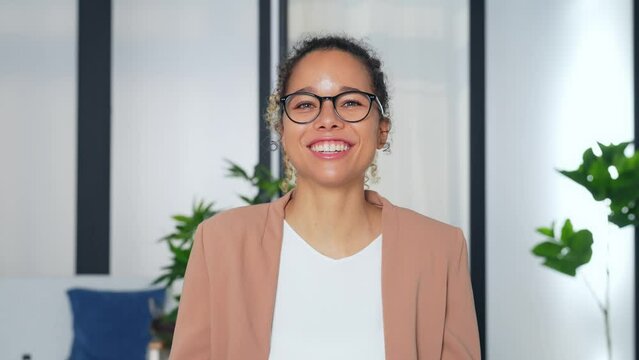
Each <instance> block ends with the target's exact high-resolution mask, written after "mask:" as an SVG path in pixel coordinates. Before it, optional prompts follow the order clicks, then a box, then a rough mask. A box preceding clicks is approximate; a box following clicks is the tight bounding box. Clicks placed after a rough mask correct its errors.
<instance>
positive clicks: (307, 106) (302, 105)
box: [295, 102, 313, 110]
mask: <svg viewBox="0 0 639 360" xmlns="http://www.w3.org/2000/svg"><path fill="white" fill-rule="evenodd" d="M311 108H313V104H312V103H310V102H302V103H299V104H297V105H295V109H302V110H305V109H311Z"/></svg>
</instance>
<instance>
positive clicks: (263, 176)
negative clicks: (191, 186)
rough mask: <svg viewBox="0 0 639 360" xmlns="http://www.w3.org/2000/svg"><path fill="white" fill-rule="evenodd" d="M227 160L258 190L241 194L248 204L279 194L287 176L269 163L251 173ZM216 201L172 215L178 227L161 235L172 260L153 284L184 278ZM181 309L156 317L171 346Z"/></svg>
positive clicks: (168, 284) (231, 168)
mask: <svg viewBox="0 0 639 360" xmlns="http://www.w3.org/2000/svg"><path fill="white" fill-rule="evenodd" d="M227 162H228V165H229V167H228V168H227V171H228V173H227V176H229V177H234V178H239V179H242V180H244V181H247V182H248V183H249V184H251V185H252V186H253V187H255V190H256V193H255V194H254V195H253V196H246V195H239V196H240V198H241V199H242V200H243V201H244V202H246V203H247V204H249V205H253V204H260V203H266V202H270V201H271V200H272V199H273V198H275V197H276V196H277V195H279V188H280V184H281V182H282V181H283V180H281V179H277V178H274V177H273V176H272V175H271V172H270V171H269V169H268V168H266V167H265V166H263V165H259V164H258V165H256V166H255V168H254V169H253V174H252V175H249V174H248V172H247V171H246V170H244V169H243V168H242V167H240V166H239V165H237V164H235V163H233V162H231V161H228V160H227ZM213 205H214V203H212V202H205V201H203V200H201V201H199V202H196V203H195V204H194V205H193V208H192V209H191V213H190V214H187V215H174V216H172V219H173V220H174V221H175V229H174V231H173V232H172V233H170V234H168V235H166V236H164V237H162V238H161V239H160V242H162V243H164V244H166V246H167V247H168V248H169V251H170V252H171V263H170V264H169V265H166V266H164V267H162V274H161V275H160V276H158V277H157V278H156V279H155V280H154V281H153V284H161V285H163V286H164V287H165V288H167V290H168V291H170V290H171V289H172V286H173V284H174V283H175V282H176V281H180V280H182V279H184V274H185V272H186V265H187V262H188V259H189V255H190V254H191V249H192V247H193V237H194V235H195V230H196V229H197V226H198V225H199V224H200V223H201V222H202V221H204V220H206V219H208V218H209V217H211V216H213V215H215V214H216V213H218V212H219V210H215V209H214V208H213ZM174 298H175V300H176V301H177V302H178V303H179V301H180V296H179V295H176V296H175V297H174ZM177 312H178V307H177V306H176V307H175V308H173V309H171V311H169V312H168V313H166V314H165V315H163V316H162V317H160V318H158V319H156V320H155V321H154V324H153V329H154V331H155V333H156V336H157V337H158V338H159V339H160V340H161V341H162V342H163V343H164V344H165V345H166V346H167V347H170V345H171V342H172V339H173V329H174V327H175V321H176V319H177Z"/></svg>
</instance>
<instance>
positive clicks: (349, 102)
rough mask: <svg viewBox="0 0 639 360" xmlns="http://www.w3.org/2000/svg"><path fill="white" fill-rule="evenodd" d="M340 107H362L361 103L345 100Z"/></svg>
mask: <svg viewBox="0 0 639 360" xmlns="http://www.w3.org/2000/svg"><path fill="white" fill-rule="evenodd" d="M342 106H345V107H355V106H362V103H361V102H359V101H356V100H346V101H344V103H343V104H342Z"/></svg>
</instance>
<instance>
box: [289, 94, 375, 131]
mask: <svg viewBox="0 0 639 360" xmlns="http://www.w3.org/2000/svg"><path fill="white" fill-rule="evenodd" d="M353 93H355V94H364V95H366V96H367V97H368V98H369V100H370V102H369V103H368V111H367V112H366V115H364V117H362V118H361V119H359V120H346V119H344V118H343V117H342V116H341V115H340V114H339V112H338V111H337V105H336V104H335V99H337V98H338V97H340V96H343V95H345V94H353ZM294 95H309V96H312V97H314V98H316V99H317V100H319V111H318V112H317V115H315V117H314V118H312V119H311V120H308V121H296V120H293V118H292V117H291V116H290V115H289V114H288V111H287V110H286V101H287V100H288V99H289V98H291V97H292V96H294ZM326 100H330V101H331V102H332V103H333V110H334V111H335V114H336V115H337V117H339V118H340V119H341V120H343V121H346V122H347V123H351V124H353V123H358V122H360V121H362V120H364V119H366V117H367V116H368V114H370V113H371V109H372V108H373V101H374V102H376V103H377V106H379V110H380V113H381V115H382V116H383V117H385V116H386V113H385V112H384V106H383V105H382V102H381V101H380V100H379V97H378V96H377V95H375V94H371V93H368V92H366V91H361V90H348V91H344V92H342V93H339V94H337V95H335V96H319V95H317V94H313V93H312V92H308V91H297V92H294V93H290V94H288V95H285V96H282V97H281V98H280V106H281V107H282V109H284V113H286V116H287V117H288V118H289V119H290V120H291V121H292V122H294V123H296V124H300V125H304V124H310V123H312V122H313V121H315V119H317V118H318V117H319V114H320V113H321V112H322V105H323V104H324V101H326Z"/></svg>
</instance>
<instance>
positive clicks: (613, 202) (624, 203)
mask: <svg viewBox="0 0 639 360" xmlns="http://www.w3.org/2000/svg"><path fill="white" fill-rule="evenodd" d="M597 144H598V149H597V150H598V152H600V154H595V151H593V149H588V150H586V151H585V152H584V154H583V161H582V163H581V164H580V165H579V167H578V168H577V169H576V170H573V171H566V170H559V172H560V173H561V174H562V175H564V176H566V177H568V178H569V179H571V180H573V181H574V182H576V183H577V184H579V185H582V186H583V187H585V188H586V189H587V190H588V191H589V192H590V193H591V194H592V196H593V198H594V199H595V200H596V201H605V202H606V204H607V205H608V207H609V208H610V213H609V215H608V222H609V223H611V224H614V225H616V226H618V227H619V228H623V227H626V226H637V225H639V151H637V150H636V149H635V151H634V153H633V154H631V155H626V149H627V148H628V145H630V144H631V142H624V143H620V144H616V145H615V144H610V145H603V144H601V143H597ZM537 232H538V233H539V234H541V235H543V236H545V237H546V239H545V240H544V241H542V242H540V243H538V244H537V245H535V247H533V249H532V253H533V254H534V255H536V256H539V257H542V258H543V259H544V262H543V265H545V266H547V267H548V268H550V269H553V270H556V271H558V272H560V273H562V274H565V275H569V276H573V277H574V276H576V275H577V269H578V268H579V267H580V266H582V265H585V264H587V263H588V262H590V259H591V258H592V244H593V236H592V232H591V231H590V230H587V229H583V230H578V231H575V230H574V229H573V226H572V222H571V221H570V219H567V220H566V221H565V222H564V224H563V226H562V227H561V230H560V232H559V233H556V232H555V223H554V222H553V223H552V225H551V226H550V227H539V228H537ZM608 240H609V239H608ZM608 265H609V264H608V262H606V289H605V295H604V299H603V300H601V299H599V297H598V296H597V294H596V293H595V292H594V291H593V289H592V287H591V286H590V284H589V283H588V281H587V280H586V279H585V278H583V279H584V281H585V283H586V286H587V287H588V290H589V291H590V293H591V295H592V296H593V298H594V299H595V301H596V302H597V306H598V307H599V310H600V311H601V313H602V315H603V320H604V332H605V336H606V349H607V353H608V359H612V337H611V333H610V268H609V266H608Z"/></svg>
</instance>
